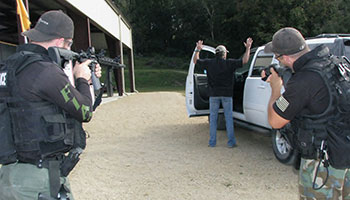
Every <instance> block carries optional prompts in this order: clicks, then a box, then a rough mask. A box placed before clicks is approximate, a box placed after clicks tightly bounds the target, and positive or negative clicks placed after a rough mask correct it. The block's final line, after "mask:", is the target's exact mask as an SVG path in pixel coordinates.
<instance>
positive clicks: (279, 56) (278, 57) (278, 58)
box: [275, 54, 283, 61]
mask: <svg viewBox="0 0 350 200" xmlns="http://www.w3.org/2000/svg"><path fill="white" fill-rule="evenodd" d="M282 56H283V54H281V55H277V54H276V55H275V58H276V59H277V60H278V61H281V60H280V58H281V57H282Z"/></svg>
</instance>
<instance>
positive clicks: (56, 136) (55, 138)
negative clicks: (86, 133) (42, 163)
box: [39, 114, 73, 157]
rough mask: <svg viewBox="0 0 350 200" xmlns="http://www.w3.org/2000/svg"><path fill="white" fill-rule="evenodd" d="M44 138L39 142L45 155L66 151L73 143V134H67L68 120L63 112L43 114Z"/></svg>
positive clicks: (42, 153)
mask: <svg viewBox="0 0 350 200" xmlns="http://www.w3.org/2000/svg"><path fill="white" fill-rule="evenodd" d="M42 123H43V132H44V135H45V136H44V140H43V141H41V142H40V143H39V145H40V151H41V155H42V156H43V157H47V156H51V155H55V154H60V153H65V152H67V151H69V150H70V148H71V146H72V145H73V141H72V140H71V139H67V137H71V136H70V135H71V134H67V130H68V128H67V120H66V119H65V117H64V116H63V114H48V115H43V116H42Z"/></svg>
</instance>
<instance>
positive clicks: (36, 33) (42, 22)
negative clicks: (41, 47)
mask: <svg viewBox="0 0 350 200" xmlns="http://www.w3.org/2000/svg"><path fill="white" fill-rule="evenodd" d="M73 34H74V24H73V21H72V19H71V18H70V17H69V16H68V15H66V14H65V13H64V12H63V11H62V10H52V11H48V12H45V13H44V14H42V15H41V17H40V18H39V20H38V21H37V23H36V25H35V27H34V28H32V29H30V30H28V31H25V32H23V33H22V35H24V36H27V37H28V38H29V39H30V40H31V41H34V42H44V41H49V40H52V39H55V38H73Z"/></svg>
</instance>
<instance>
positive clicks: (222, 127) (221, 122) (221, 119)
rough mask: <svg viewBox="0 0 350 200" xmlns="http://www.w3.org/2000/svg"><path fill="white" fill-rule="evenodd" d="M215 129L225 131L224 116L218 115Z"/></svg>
mask: <svg viewBox="0 0 350 200" xmlns="http://www.w3.org/2000/svg"><path fill="white" fill-rule="evenodd" d="M216 129H217V130H221V131H222V130H226V120H225V115H224V114H219V115H218V127H217V128H216Z"/></svg>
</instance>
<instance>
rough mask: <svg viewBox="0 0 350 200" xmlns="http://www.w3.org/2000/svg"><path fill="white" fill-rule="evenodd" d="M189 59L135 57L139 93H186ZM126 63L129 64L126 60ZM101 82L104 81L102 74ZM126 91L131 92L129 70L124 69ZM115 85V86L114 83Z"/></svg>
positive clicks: (136, 83)
mask: <svg viewBox="0 0 350 200" xmlns="http://www.w3.org/2000/svg"><path fill="white" fill-rule="evenodd" d="M187 62H188V59H186V58H174V57H164V56H152V57H138V56H135V67H134V73H135V85H136V90H137V91H139V92H153V91H179V92H184V91H185V84H186V76H187V70H188V69H187V68H188V63H187ZM124 63H128V61H127V60H124ZM102 74H103V75H102V78H101V80H104V73H102ZM124 77H125V91H126V92H129V91H130V81H129V70H128V68H125V69H124ZM113 84H114V85H115V83H114V81H113Z"/></svg>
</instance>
